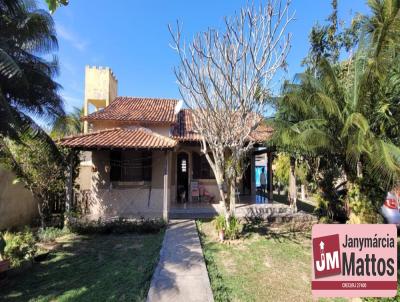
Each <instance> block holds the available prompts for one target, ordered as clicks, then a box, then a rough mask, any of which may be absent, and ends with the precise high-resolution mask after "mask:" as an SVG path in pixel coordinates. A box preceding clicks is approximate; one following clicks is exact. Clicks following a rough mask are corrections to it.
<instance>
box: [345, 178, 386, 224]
mask: <svg viewBox="0 0 400 302" xmlns="http://www.w3.org/2000/svg"><path fill="white" fill-rule="evenodd" d="M366 191H367V190H363V189H362V188H361V186H360V185H358V184H350V185H349V192H348V195H347V199H348V202H349V205H350V209H351V213H350V216H349V220H348V223H350V224H360V223H372V224H376V223H382V222H383V218H382V216H381V215H380V214H379V212H378V211H377V209H376V205H375V204H374V201H375V200H373V198H370V196H368V194H366V193H367V192H366ZM370 191H373V190H372V189H371V190H370ZM369 195H372V194H371V193H370V192H369ZM376 199H377V200H379V199H378V198H376Z"/></svg>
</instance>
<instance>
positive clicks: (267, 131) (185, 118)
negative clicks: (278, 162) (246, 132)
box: [172, 109, 273, 142]
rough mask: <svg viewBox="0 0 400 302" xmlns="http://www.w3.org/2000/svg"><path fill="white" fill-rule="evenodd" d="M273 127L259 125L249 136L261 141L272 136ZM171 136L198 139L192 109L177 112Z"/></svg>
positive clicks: (189, 139)
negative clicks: (176, 120) (176, 119)
mask: <svg viewBox="0 0 400 302" xmlns="http://www.w3.org/2000/svg"><path fill="white" fill-rule="evenodd" d="M272 133H273V129H272V128H270V127H268V126H266V125H263V124H261V125H259V126H258V127H257V128H256V129H255V130H253V131H252V132H251V134H250V138H251V140H252V141H254V142H263V141H266V140H267V139H269V138H270V137H271V136H272ZM172 137H173V138H175V139H177V140H179V141H182V142H184V141H200V139H201V136H200V134H198V133H196V131H195V130H194V125H193V116H192V111H191V110H189V109H182V110H181V111H180V112H179V114H178V122H177V124H176V125H175V127H174V128H173V131H172Z"/></svg>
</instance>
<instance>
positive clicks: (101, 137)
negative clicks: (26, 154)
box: [61, 127, 177, 149]
mask: <svg viewBox="0 0 400 302" xmlns="http://www.w3.org/2000/svg"><path fill="white" fill-rule="evenodd" d="M176 144H177V142H176V141H175V140H173V139H171V138H169V137H166V136H162V135H160V134H157V133H154V132H152V131H151V130H149V129H147V128H142V127H138V128H133V129H122V128H113V129H106V130H101V131H96V132H92V133H88V134H80V135H75V136H69V137H64V138H63V139H62V140H61V145H62V146H64V147H69V148H80V149H85V148H86V149H93V148H126V149H129V148H132V149H171V148H174V147H175V145H176Z"/></svg>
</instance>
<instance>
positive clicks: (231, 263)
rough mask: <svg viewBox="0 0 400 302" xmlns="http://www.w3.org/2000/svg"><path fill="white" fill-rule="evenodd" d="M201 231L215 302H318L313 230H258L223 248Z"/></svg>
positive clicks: (209, 230) (204, 224)
mask: <svg viewBox="0 0 400 302" xmlns="http://www.w3.org/2000/svg"><path fill="white" fill-rule="evenodd" d="M197 226H198V229H199V231H200V237H201V241H202V246H203V252H204V257H205V260H206V265H207V269H208V273H209V277H210V281H211V287H212V290H213V294H214V299H215V301H299V302H300V301H313V299H312V294H311V286H310V284H311V234H310V231H309V230H307V231H304V232H294V231H293V230H294V229H293V225H286V226H284V227H280V228H278V229H268V228H265V227H260V228H257V227H253V228H250V229H249V228H248V229H247V231H246V232H245V235H244V237H243V238H241V239H240V240H236V241H232V242H227V243H220V242H219V241H218V238H217V234H216V231H215V228H214V226H213V224H212V223H211V222H209V221H198V222H197ZM397 299H400V298H397ZM320 301H347V299H333V300H332V299H330V300H329V299H321V300H320ZM369 301H380V300H379V299H371V300H369ZM382 301H399V300H396V298H395V299H387V300H382Z"/></svg>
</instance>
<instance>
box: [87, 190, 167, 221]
mask: <svg viewBox="0 0 400 302" xmlns="http://www.w3.org/2000/svg"><path fill="white" fill-rule="evenodd" d="M89 208H90V213H89V214H88V215H87V217H86V218H88V219H90V220H97V219H99V218H101V219H110V218H116V217H124V218H141V217H144V218H162V215H163V190H162V189H154V188H152V189H151V190H150V189H149V188H126V189H125V188H117V189H110V190H108V189H100V190H98V191H95V192H92V193H91V198H90V206H89Z"/></svg>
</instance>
